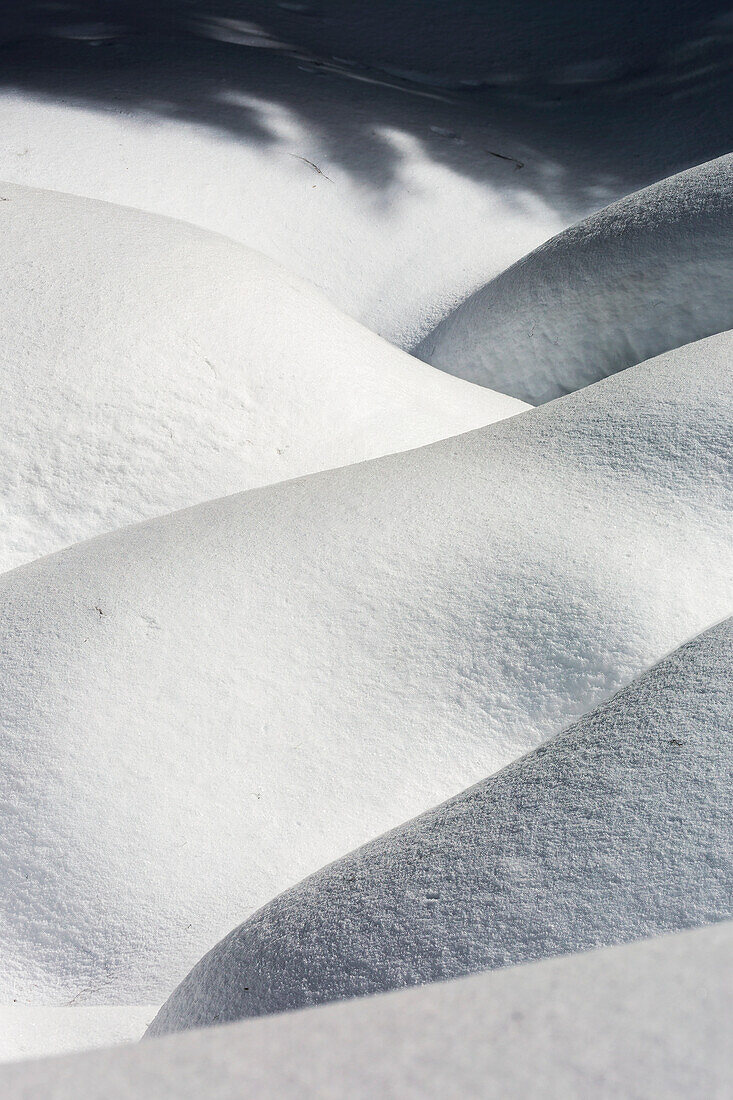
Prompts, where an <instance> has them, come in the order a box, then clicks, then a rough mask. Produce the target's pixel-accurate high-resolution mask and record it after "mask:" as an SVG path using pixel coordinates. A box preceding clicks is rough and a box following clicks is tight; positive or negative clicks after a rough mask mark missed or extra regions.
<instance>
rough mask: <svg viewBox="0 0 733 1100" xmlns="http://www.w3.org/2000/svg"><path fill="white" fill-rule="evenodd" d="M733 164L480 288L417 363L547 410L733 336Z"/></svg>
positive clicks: (680, 182) (624, 212)
mask: <svg viewBox="0 0 733 1100" xmlns="http://www.w3.org/2000/svg"><path fill="white" fill-rule="evenodd" d="M731 280H733V155H730V156H726V157H720V158H719V159H718V160H715V161H711V162H709V163H707V164H703V165H701V166H699V167H697V168H691V169H689V170H688V171H686V172H682V173H680V174H679V175H677V176H673V177H671V178H669V179H665V180H662V181H661V182H660V183H656V184H654V185H653V186H651V187H648V188H646V189H645V190H643V191H639V192H638V193H636V194H634V195H629V196H627V197H626V198H624V199H622V200H621V201H620V202H617V203H615V204H614V205H612V206H609V207H607V208H606V209H605V210H602V211H600V213H598V214H594V215H592V216H591V217H589V218H587V219H586V220H585V221H582V222H580V223H579V224H577V225H574V226H572V228H570V229H567V230H565V231H564V232H563V233H561V234H560V235H559V236H558V237H555V238H554V239H553V240H551V241H549V242H548V243H547V244H545V245H542V246H541V247H540V248H538V249H537V250H536V251H535V252H532V253H530V254H529V255H528V256H525V257H523V258H522V259H521V260H519V261H518V262H517V263H516V264H514V265H513V266H512V267H510V268H509V270H508V271H504V272H502V274H501V275H499V276H498V277H497V278H496V279H494V280H492V281H491V282H490V283H488V284H487V285H486V286H484V287H482V288H481V289H480V290H478V291H477V292H476V293H475V294H473V295H472V296H471V297H470V298H469V299H468V300H467V301H465V302H463V303H462V304H461V305H460V306H458V308H457V309H456V310H455V311H454V312H453V313H451V314H450V315H449V316H448V317H447V318H446V319H445V320H443V321H442V322H441V323H440V324H439V325H438V326H437V328H436V329H435V331H433V332H432V333H430V334H429V335H428V336H427V337H426V338H425V340H424V341H423V343H422V344H421V345H420V346H419V347H418V348H417V349H416V352H415V354H417V355H419V356H421V358H423V359H425V360H426V361H427V362H429V363H432V364H433V365H434V366H437V367H440V368H441V369H443V370H446V371H450V372H451V373H453V374H457V375H459V376H461V377H462V378H468V379H470V380H471V381H473V382H478V383H480V384H482V385H486V386H492V387H495V388H496V389H499V390H501V391H502V392H504V393H511V394H514V396H515V397H519V398H522V399H523V400H525V401H528V402H530V403H531V404H541V403H542V402H543V401H549V400H552V399H553V398H555V397H560V396H562V395H563V394H565V393H570V392H572V391H573V390H576V389H578V388H579V387H581V386H586V385H588V384H589V383H591V382H596V381H597V380H598V379H599V378H603V377H605V376H606V375H609V374H612V373H613V372H614V371H618V370H622V369H623V368H624V367H628V366H632V365H633V364H634V363H639V362H641V361H642V360H644V359H650V358H651V357H652V356H654V355H659V354H660V353H661V352H663V351H667V350H668V349H670V348H673V347H678V346H679V345H681V344H687V343H689V342H690V341H692V340H698V339H700V338H702V337H704V336H710V335H711V334H712V333H715V332H720V331H723V330H725V329H729V328H731V327H733V301H732V299H731V293H730V287H731Z"/></svg>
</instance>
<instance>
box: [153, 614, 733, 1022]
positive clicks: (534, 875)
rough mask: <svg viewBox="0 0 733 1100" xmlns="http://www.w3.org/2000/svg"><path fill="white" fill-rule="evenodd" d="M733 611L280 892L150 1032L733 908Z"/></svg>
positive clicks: (197, 972) (182, 989)
mask: <svg viewBox="0 0 733 1100" xmlns="http://www.w3.org/2000/svg"><path fill="white" fill-rule="evenodd" d="M732 688H733V619H729V620H727V621H726V622H725V623H724V624H722V625H721V626H717V627H714V628H713V629H712V630H710V631H708V632H707V633H706V634H703V635H701V636H700V637H698V638H697V639H696V640H695V641H693V642H691V643H690V644H688V645H686V646H684V647H683V648H682V649H679V650H677V651H676V652H675V653H674V654H673V655H672V656H670V657H668V658H667V659H666V660H664V661H662V662H661V664H659V665H657V666H656V667H655V668H654V669H653V670H652V671H650V672H648V673H646V674H645V675H643V676H642V677H641V678H640V679H638V680H636V681H634V682H633V683H632V684H630V685H629V686H628V687H627V688H625V689H624V690H622V691H621V692H619V694H617V695H616V696H615V697H614V698H613V699H612V700H611V701H610V702H609V703H606V704H605V705H603V706H601V707H600V708H598V709H597V710H595V711H592V712H591V713H590V714H589V715H587V716H585V717H584V718H582V719H581V720H580V722H578V723H577V724H576V725H574V726H571V727H570V729H568V730H565V731H564V732H563V733H562V734H561V735H560V736H559V737H557V738H556V739H555V740H553V741H551V742H550V744H548V745H545V746H543V747H540V748H538V749H536V750H535V751H534V752H533V753H531V754H529V755H528V756H525V757H523V758H522V759H521V760H519V761H518V762H517V763H516V764H513V765H511V766H510V767H509V768H507V769H505V770H504V771H502V772H500V773H499V774H498V775H496V776H493V777H492V778H490V779H488V780H486V781H485V782H484V783H481V784H479V785H478V786H476V787H473V788H471V789H469V790H467V791H465V792H464V793H463V794H462V795H459V796H458V797H457V798H455V799H453V800H452V801H451V802H448V803H446V804H444V805H443V806H440V807H438V808H437V809H436V810H432V811H430V812H429V813H427V814H425V815H424V816H423V817H420V818H417V819H416V820H414V821H411V822H409V823H408V824H407V825H404V826H402V827H401V828H399V829H396V830H395V831H394V832H392V833H389V834H388V835H387V836H385V837H380V838H379V839H378V840H375V841H373V842H372V843H371V844H369V845H367V846H366V847H365V848H362V849H360V850H359V851H357V852H354V853H353V854H352V855H350V856H348V857H347V858H345V859H342V860H339V861H338V862H336V863H334V864H332V865H331V866H330V867H327V868H326V869H325V870H323V871H320V872H318V873H317V874H316V875H314V876H313V877H312V878H310V879H308V880H306V881H305V882H303V883H301V884H300V885H298V886H296V887H295V888H294V889H292V890H290V891H288V892H287V893H286V894H283V895H282V896H281V897H279V898H277V899H276V900H275V901H273V902H271V903H270V904H269V905H267V906H265V907H264V909H262V910H261V911H260V912H259V913H257V914H256V915H255V916H254V917H252V918H251V919H250V920H249V921H247V922H246V923H245V924H243V925H241V926H240V927H239V928H237V929H235V930H234V931H233V932H232V933H231V934H230V935H229V936H227V938H226V939H225V940H223V941H222V943H220V944H218V945H217V947H215V948H214V949H213V950H212V951H210V952H209V954H208V955H206V956H205V957H204V958H203V959H202V960H201V962H200V963H199V964H198V966H196V967H195V968H194V970H193V971H192V972H191V973H190V974H189V975H188V977H187V978H186V979H185V981H184V982H182V983H181V985H180V986H179V987H178V989H177V990H176V991H175V993H174V994H173V995H172V996H171V997H170V998H169V1000H168V1001H167V1002H166V1004H165V1005H163V1007H162V1008H161V1010H160V1012H159V1013H158V1015H157V1016H156V1018H155V1020H154V1021H153V1023H152V1024H151V1026H150V1028H149V1031H148V1034H149V1035H163V1034H165V1033H166V1032H169V1031H180V1030H183V1029H184V1028H191V1027H201V1026H206V1025H209V1026H210V1025H211V1024H213V1023H216V1022H217V1021H221V1022H226V1021H228V1020H237V1019H241V1018H243V1017H246V1016H261V1015H264V1014H266V1013H270V1012H283V1011H286V1010H288V1009H293V1008H303V1007H306V1006H308V1005H313V1004H323V1003H324V1002H327V1001H332V1000H343V999H345V998H349V997H355V996H359V995H362V994H365V993H381V992H384V991H385V990H388V989H394V988H398V987H400V986H405V985H422V984H423V983H425V982H431V981H440V980H441V979H445V978H455V977H459V976H461V975H463V974H470V973H473V972H475V971H479V970H487V969H493V968H495V967H502V966H508V965H512V964H516V963H523V962H529V961H532V960H533V959H538V958H546V957H548V956H553V955H559V954H565V953H568V952H572V951H580V950H586V949H588V948H591V947H599V946H604V945H609V944H613V943H620V942H624V941H626V940H630V939H636V938H639V937H642V936H651V935H655V934H660V933H663V932H674V931H679V930H681V929H684V928H688V927H691V926H694V925H697V924H705V923H708V922H710V921H718V920H725V919H730V918H731V917H733V900H732V897H733V812H731V805H730V799H729V797H728V793H729V791H730V787H731V782H732V781H733V741H732V739H731V732H730V731H731V730H733V690H732Z"/></svg>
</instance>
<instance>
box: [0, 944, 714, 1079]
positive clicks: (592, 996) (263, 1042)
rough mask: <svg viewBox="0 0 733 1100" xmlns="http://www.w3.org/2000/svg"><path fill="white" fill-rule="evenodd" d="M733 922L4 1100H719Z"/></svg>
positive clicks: (215, 1031)
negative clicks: (495, 1099) (248, 1099)
mask: <svg viewBox="0 0 733 1100" xmlns="http://www.w3.org/2000/svg"><path fill="white" fill-rule="evenodd" d="M732 966H733V928H732V926H731V925H730V924H719V925H713V926H712V927H708V928H704V929H701V930H696V931H694V932H684V933H682V934H680V935H676V936H665V937H662V938H659V939H654V940H646V941H642V942H640V943H635V944H627V945H624V946H623V947H612V948H607V949H605V950H603V951H591V952H587V953H585V954H581V955H572V956H567V957H565V958H560V959H552V960H548V961H545V962H541V963H535V964H533V965H530V966H522V967H510V968H508V969H506V970H503V971H496V972H494V973H489V974H480V975H476V976H474V977H470V978H463V979H460V980H458V981H454V982H445V983H440V984H436V985H430V986H425V987H423V988H419V989H410V990H402V991H400V992H398V993H391V994H387V995H386V996H380V997H366V998H363V999H357V1000H354V1001H350V1002H346V1003H342V1004H337V1005H329V1006H326V1007H324V1008H315V1009H310V1010H308V1011H305V1012H292V1013H286V1014H285V1015H282V1016H271V1017H265V1018H262V1019H259V1020H248V1021H246V1022H245V1023H242V1024H232V1025H229V1026H227V1027H215V1028H208V1029H206V1030H204V1031H191V1032H187V1033H186V1034H185V1035H174V1036H169V1037H168V1038H163V1039H156V1040H152V1041H150V1042H146V1043H139V1044H136V1045H134V1046H129V1047H125V1048H123V1049H118V1050H113V1051H104V1052H99V1053H97V1052H94V1053H92V1054H85V1055H77V1056H74V1057H67V1058H63V1059H51V1060H45V1061H42V1062H35V1063H27V1064H25V1065H19V1066H8V1067H3V1068H2V1069H0V1091H1V1092H2V1095H3V1096H4V1097H6V1098H7V1100H38V1098H39V1097H43V1098H44V1100H79V1098H80V1097H83V1098H84V1100H140V1098H141V1097H150V1098H153V1097H154V1098H155V1100H200V1098H201V1097H206V1100H240V1097H242V1096H256V1097H262V1098H269V1097H272V1098H273V1100H275V1098H276V1100H302V1098H303V1097H319V1098H321V1097H322V1098H324V1100H329V1098H333V1100H341V1098H343V1097H345V1096H348V1097H357V1098H363V1100H373V1098H374V1097H382V1096H383V1097H390V1098H394V1100H397V1098H400V1100H401V1098H413V1097H414V1098H415V1100H418V1098H419V1100H423V1098H424V1097H429V1098H433V1097H434V1098H435V1100H438V1098H440V1100H442V1098H444V1097H453V1096H456V1097H457V1096H460V1097H477V1098H478V1097H481V1098H483V1097H487V1096H501V1097H508V1098H516V1100H526V1098H528V1097H529V1098H537V1100H539V1098H541V1100H586V1098H587V1097H589V1096H593V1097H602V1098H609V1100H610V1098H613V1100H616V1098H618V1097H622V1096H623V1097H645V1098H652V1097H659V1098H660V1100H661V1098H665V1100H667V1098H673V1097H679V1098H680V1100H689V1098H690V1097H693V1096H706V1097H708V1096H709V1097H713V1096H714V1097H721V1098H722V1097H724V1096H727V1095H728V1091H727V1090H728V1086H729V1083H730V1078H731V1074H732V1073H733V1065H731V1044H730V1041H729V1040H730V1024H731V1011H730V973H731V967H732Z"/></svg>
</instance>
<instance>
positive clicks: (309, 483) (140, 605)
mask: <svg viewBox="0 0 733 1100" xmlns="http://www.w3.org/2000/svg"><path fill="white" fill-rule="evenodd" d="M732 341H733V337H731V335H730V334H727V335H724V336H719V337H713V338H711V339H709V340H706V341H702V342H700V343H698V344H695V345H690V346H688V347H685V348H683V349H679V350H677V351H675V352H672V353H669V354H668V355H665V356H662V357H661V358H659V359H656V360H653V361H651V362H649V363H646V364H644V365H642V366H639V367H636V368H633V369H631V370H629V371H626V372H623V373H622V374H619V375H616V376H615V377H614V378H612V379H608V380H605V381H603V382H600V383H598V384H597V385H595V386H592V387H588V388H587V389H585V390H582V391H580V392H578V393H576V394H573V395H571V396H570V397H568V398H565V399H563V400H561V401H557V402H553V403H551V404H549V405H546V406H543V407H542V408H541V409H531V410H529V411H528V412H526V413H524V414H522V415H521V416H518V417H514V418H511V419H509V420H506V421H504V422H502V423H499V424H495V425H492V426H491V427H489V428H486V429H481V430H479V431H476V432H473V433H469V434H467V435H463V436H460V437H457V438H454V439H450V440H446V441H443V442H440V443H436V444H434V445H432V446H430V447H427V448H423V449H421V450H418V451H412V452H409V453H406V454H401V455H394V456H389V457H387V458H382V459H377V460H375V461H373V462H369V463H363V464H361V465H358V466H351V467H347V468H345V469H340V470H335V471H331V472H328V473H324V474H319V475H314V476H311V477H307V478H302V479H300V480H297V481H292V482H288V483H285V484H282V485H278V486H273V487H268V488H265V489H259V490H254V491H252V492H250V493H246V494H241V495H239V496H235V497H230V498H227V499H224V500H220V501H214V502H211V503H208V504H205V505H201V506H199V507H197V508H194V509H191V510H188V511H184V512H180V513H177V514H175V515H172V516H169V517H166V518H164V519H161V520H155V521H150V522H148V523H146V524H143V525H140V526H138V527H134V528H128V529H126V530H122V531H119V532H115V533H112V534H110V535H106V536H103V537H101V538H99V539H96V540H94V541H92V542H88V543H85V544H81V545H78V546H75V547H73V548H71V549H70V550H67V551H64V552H62V553H60V554H57V555H55V556H53V557H50V558H46V559H43V560H40V561H37V562H34V563H32V564H30V565H27V566H23V567H21V568H20V569H17V570H14V571H12V572H10V573H7V574H5V575H4V576H3V577H1V578H0V649H1V650H2V654H3V657H2V662H1V663H0V696H1V697H2V698H3V723H4V738H3V741H2V758H1V760H0V777H1V779H0V782H1V784H2V786H1V787H0V795H1V797H0V806H1V807H2V810H1V811H0V812H1V813H2V817H1V819H0V836H1V837H2V841H1V842H0V873H1V874H2V881H3V882H4V883H5V884H6V888H5V889H4V891H3V895H2V904H3V907H4V909H5V910H6V911H5V912H4V914H3V922H2V942H1V943H0V977H1V979H2V980H1V981H0V993H1V994H2V996H4V997H6V998H9V997H18V998H22V999H24V1000H26V1001H29V1000H41V1001H45V1002H48V1001H53V1002H54V1003H64V1002H66V1001H68V1000H70V999H71V998H77V1001H76V1003H79V1004H83V1003H105V1002H106V1003H114V1002H129V1003H132V1004H140V1003H148V1002H155V1001H158V1002H160V1001H161V1000H163V998H164V997H165V996H167V995H168V993H169V992H170V990H171V989H172V988H173V986H174V985H175V983H176V982H178V981H179V980H180V979H181V978H182V977H183V976H184V974H185V973H186V971H187V970H188V969H189V968H190V967H191V966H192V965H193V964H194V963H195V961H196V960H197V959H198V958H200V957H201V955H202V953H203V952H204V951H205V950H207V949H208V948H209V947H210V946H211V945H212V944H213V943H215V942H216V940H217V939H219V938H220V937H221V936H223V935H224V934H225V933H226V932H228V931H229V929H231V927H232V926H233V925H234V924H235V923H236V922H237V921H238V920H241V919H243V918H244V917H245V916H246V915H247V914H248V913H250V912H252V910H253V909H255V908H256V907H258V906H260V905H262V904H264V903H265V902H267V901H268V900H270V899H271V898H272V897H273V896H274V895H275V894H276V893H278V892H280V891H282V890H283V889H285V888H286V887H288V886H290V885H291V884H292V883H293V882H296V881H298V880H299V879H300V878H303V877H304V876H305V875H306V874H308V873H310V872H312V871H315V870H316V869H317V868H319V867H322V866H323V865H324V864H325V863H327V862H329V861H330V860H333V859H335V858H337V857H338V856H339V855H341V854H343V853H344V852H345V851H348V850H349V849H351V848H354V847H356V846H357V845H359V844H362V843H364V842H365V841H367V840H369V839H370V838H371V837H373V836H375V835H378V834H379V833H381V832H384V831H385V830H386V829H388V828H391V827H393V826H396V825H398V824H399V823H400V822H403V821H405V820H406V819H407V818H409V817H412V816H414V815H415V814H418V813H421V812H423V811H424V810H426V809H428V808H429V807H431V806H434V805H435V804H436V803H438V802H440V801H442V800H443V799H445V798H448V797H450V796H451V795H453V794H455V793H457V792H458V791H460V790H462V789H463V788H464V787H466V786H467V785H468V784H470V783H473V782H476V781H477V780H479V779H480V778H482V777H483V776H486V775H487V774H488V773H490V772H491V771H493V770H494V769H496V768H498V767H501V766H503V765H505V764H507V763H509V762H510V761H511V760H514V759H515V758H516V757H517V756H518V755H520V754H521V753H523V752H525V751H526V750H527V749H529V748H531V747H532V746H533V745H536V744H537V743H538V742H539V741H541V740H543V739H545V738H547V737H548V736H551V735H552V734H554V733H557V732H559V731H560V730H561V729H563V728H564V727H565V726H566V725H567V724H568V723H569V722H571V721H572V720H574V719H575V718H576V717H578V716H579V715H580V714H582V713H584V712H585V711H586V710H588V709H589V708H590V707H592V706H594V705H596V704H597V703H599V702H600V701H601V700H603V699H605V698H607V697H608V696H609V695H610V694H611V693H612V692H613V691H614V690H616V689H617V688H618V687H620V686H621V685H623V684H624V683H627V682H628V681H629V680H630V679H631V678H632V677H633V676H635V675H637V674H638V673H639V672H641V671H642V670H643V669H644V668H646V667H648V666H649V665H650V664H651V663H653V662H654V661H656V660H658V659H659V658H660V657H662V656H663V655H664V654H665V653H667V652H669V651H670V650H671V649H672V648H674V647H675V646H677V645H679V644H680V643H681V642H683V641H684V640H685V639H686V638H688V637H690V636H691V635H693V634H696V633H698V632H699V631H701V630H703V629H705V628H706V627H708V626H710V625H711V624H712V623H714V622H716V621H718V620H719V619H720V618H721V616H723V615H724V614H726V613H727V612H728V610H729V608H730V606H731V602H732V601H733V590H732V589H731V584H732V582H731V569H730V489H731V486H730V474H729V469H730V464H729V450H730V446H731V442H732V441H731V437H730V431H729V423H730V409H731V399H732V398H733V379H732V378H731V372H730V366H729V363H730V351H731V345H732ZM568 531H571V532H572V538H568Z"/></svg>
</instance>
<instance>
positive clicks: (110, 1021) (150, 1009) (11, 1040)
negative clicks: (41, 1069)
mask: <svg viewBox="0 0 733 1100" xmlns="http://www.w3.org/2000/svg"><path fill="white" fill-rule="evenodd" d="M156 1008H157V1006H155V1005H125V1006H123V1007H118V1006H117V1005H94V1006H90V1005H84V1006H82V1007H78V1006H76V1005H71V1006H69V1005H67V1006H63V1007H56V1008H54V1007H45V1006H43V1005H19V1004H14V1005H0V1062H15V1061H21V1060H23V1059H25V1058H45V1057H49V1056H50V1055H53V1054H67V1053H69V1052H71V1051H76V1050H90V1049H91V1048H92V1047H106V1046H112V1045H113V1044H117V1043H133V1042H135V1041H136V1040H137V1039H139V1038H140V1037H141V1036H142V1035H143V1033H144V1031H145V1028H146V1027H147V1026H148V1024H149V1023H150V1021H151V1020H152V1018H153V1016H155V1012H156Z"/></svg>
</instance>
